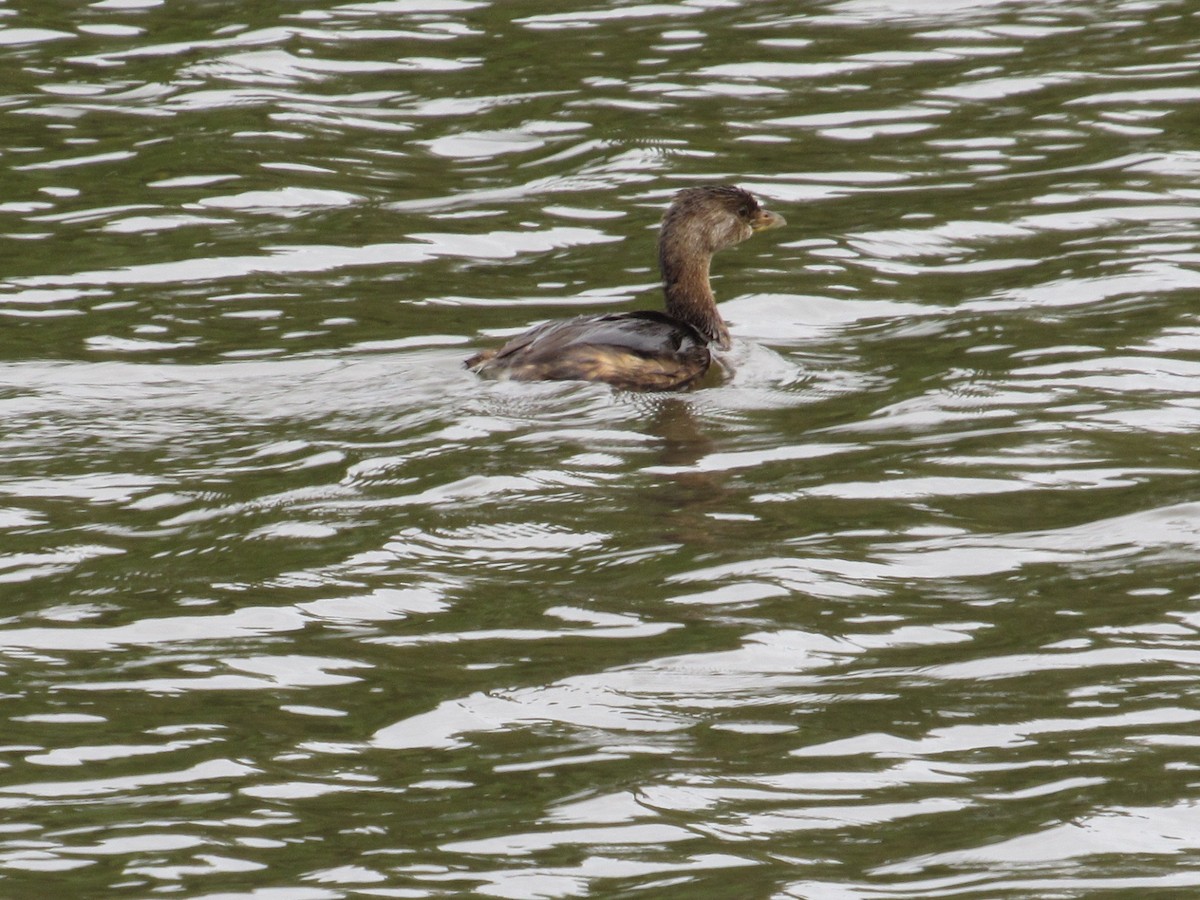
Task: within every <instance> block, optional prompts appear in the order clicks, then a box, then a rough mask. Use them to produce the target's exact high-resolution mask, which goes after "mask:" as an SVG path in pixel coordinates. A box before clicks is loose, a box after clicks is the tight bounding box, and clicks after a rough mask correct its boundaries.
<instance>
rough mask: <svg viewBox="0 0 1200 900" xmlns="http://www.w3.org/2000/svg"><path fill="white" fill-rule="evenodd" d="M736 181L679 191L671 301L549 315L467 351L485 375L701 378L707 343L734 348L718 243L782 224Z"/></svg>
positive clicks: (663, 255) (667, 249)
mask: <svg viewBox="0 0 1200 900" xmlns="http://www.w3.org/2000/svg"><path fill="white" fill-rule="evenodd" d="M784 224H786V222H785V221H784V218H783V216H781V215H779V214H778V213H773V212H768V211H767V210H765V209H763V208H762V207H761V206H759V204H758V201H757V200H755V199H754V195H753V194H751V193H750V192H749V191H744V190H742V189H741V188H739V187H733V186H732V185H708V186H705V187H693V188H686V189H684V190H682V191H680V192H679V193H678V194H676V195H675V198H674V200H672V201H671V205H670V207H668V209H667V212H666V214H665V215H664V216H663V221H662V228H661V230H660V231H659V235H658V265H659V268H660V269H661V270H662V282H663V293H665V294H666V301H667V311H666V313H665V314H664V313H660V312H650V311H645V312H626V313H607V314H601V315H590V316H576V317H575V318H573V319H564V320H561V321H557V322H547V323H546V324H544V325H539V326H537V327H536V328H533V329H530V330H529V331H526V332H525V333H524V334H522V335H519V336H518V337H515V338H513V339H512V340H511V341H509V342H508V343H507V344H505V345H504V346H503V347H501V348H500V349H499V350H485V351H483V352H482V353H479V354H476V355H475V356H472V357H471V358H470V359H468V360H467V361H466V363H465V365H466V366H467V368H469V369H472V370H474V371H475V372H478V373H479V374H481V375H492V376H495V377H498V378H512V379H515V380H516V381H603V382H607V383H608V384H611V385H613V386H614V387H618V388H626V389H631V390H649V391H672V390H678V389H680V388H685V387H688V386H689V385H691V384H693V383H695V382H696V380H697V379H699V378H700V377H701V376H702V375H703V374H704V373H705V372H706V371H708V367H709V365H710V364H711V362H712V354H711V353H710V352H709V347H708V345H709V344H716V345H717V347H719V348H720V349H722V350H728V349H729V329H728V328H726V327H725V322H724V321H723V320H722V319H721V314H720V313H719V312H717V303H716V300H714V299H713V293H712V288H710V287H709V284H708V264H709V261H710V260H711V259H712V256H713V254H714V253H716V252H717V251H718V250H724V249H725V248H726V247H732V246H733V245H734V244H739V243H741V242H742V241H744V240H746V238H748V237H750V235H752V234H754V233H755V232H756V231H766V230H767V229H768V228H778V227H779V226H780V225H784Z"/></svg>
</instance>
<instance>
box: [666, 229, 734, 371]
mask: <svg viewBox="0 0 1200 900" xmlns="http://www.w3.org/2000/svg"><path fill="white" fill-rule="evenodd" d="M711 260H712V254H711V253H709V252H707V251H706V250H704V249H702V248H701V247H699V246H697V242H696V241H689V240H687V239H686V238H681V237H680V236H679V235H677V234H675V233H674V229H668V228H664V229H663V231H662V233H661V234H660V235H659V239H658V265H659V268H660V269H661V270H662V280H663V293H664V294H665V295H666V300H667V315H669V316H672V317H674V318H676V319H679V320H680V321H683V322H686V323H687V324H689V325H691V326H692V327H693V328H695V329H696V330H697V331H699V332H700V333H701V334H702V335H704V336H705V337H706V338H708V339H709V340H710V341H712V342H713V343H715V344H716V345H717V346H718V347H720V348H721V349H722V350H728V349H729V346H730V342H729V329H728V328H727V327H726V326H725V321H724V320H723V319H722V318H721V314H720V313H719V312H718V311H717V301H716V298H715V297H713V292H712V288H711V287H710V286H709V283H708V264H709V262H711Z"/></svg>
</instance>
